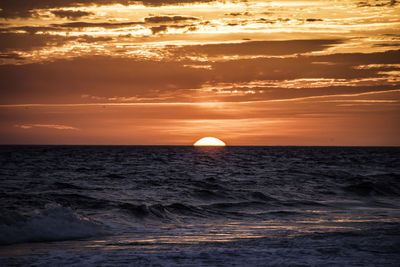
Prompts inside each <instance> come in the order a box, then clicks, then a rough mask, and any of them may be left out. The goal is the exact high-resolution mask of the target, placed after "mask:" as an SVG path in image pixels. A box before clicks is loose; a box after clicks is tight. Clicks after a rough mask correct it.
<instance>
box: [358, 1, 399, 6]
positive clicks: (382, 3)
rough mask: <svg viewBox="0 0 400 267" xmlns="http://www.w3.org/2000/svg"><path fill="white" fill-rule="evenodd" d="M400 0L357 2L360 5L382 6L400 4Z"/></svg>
mask: <svg viewBox="0 0 400 267" xmlns="http://www.w3.org/2000/svg"><path fill="white" fill-rule="evenodd" d="M399 3H400V2H399V1H396V0H389V1H388V0H383V1H382V0H375V1H361V2H358V3H357V6H359V7H381V6H389V7H392V6H396V5H397V4H399Z"/></svg>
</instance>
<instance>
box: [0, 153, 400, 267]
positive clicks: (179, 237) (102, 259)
mask: <svg viewBox="0 0 400 267" xmlns="http://www.w3.org/2000/svg"><path fill="white" fill-rule="evenodd" d="M0 215H1V216H0V266H399V265H400V147H244V146H243V147H240V146H237V147H236V146H226V147H193V146H25V145H19V146H11V145H4V146H0Z"/></svg>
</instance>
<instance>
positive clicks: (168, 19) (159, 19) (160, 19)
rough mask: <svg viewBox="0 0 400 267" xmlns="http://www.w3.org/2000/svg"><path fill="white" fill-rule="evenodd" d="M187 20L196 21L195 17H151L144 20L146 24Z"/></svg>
mask: <svg viewBox="0 0 400 267" xmlns="http://www.w3.org/2000/svg"><path fill="white" fill-rule="evenodd" d="M187 20H198V18H195V17H186V16H153V17H147V18H145V19H144V21H145V22H146V23H167V22H174V23H176V22H180V21H187Z"/></svg>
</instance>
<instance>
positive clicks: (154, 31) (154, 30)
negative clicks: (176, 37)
mask: <svg viewBox="0 0 400 267" xmlns="http://www.w3.org/2000/svg"><path fill="white" fill-rule="evenodd" d="M168 29H183V30H184V31H185V32H189V31H195V30H196V29H197V28H196V26H194V25H160V26H155V27H151V28H150V30H151V32H152V34H157V33H160V32H167V31H168Z"/></svg>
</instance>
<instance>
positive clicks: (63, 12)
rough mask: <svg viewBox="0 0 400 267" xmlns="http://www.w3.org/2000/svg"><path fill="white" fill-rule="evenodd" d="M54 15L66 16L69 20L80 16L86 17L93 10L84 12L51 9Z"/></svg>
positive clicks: (91, 13)
mask: <svg viewBox="0 0 400 267" xmlns="http://www.w3.org/2000/svg"><path fill="white" fill-rule="evenodd" d="M51 13H53V14H54V15H55V16H57V17H60V18H67V19H71V20H75V19H78V18H81V17H86V16H89V15H93V14H94V13H93V12H86V11H80V10H78V11H73V10H55V11H51Z"/></svg>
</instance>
